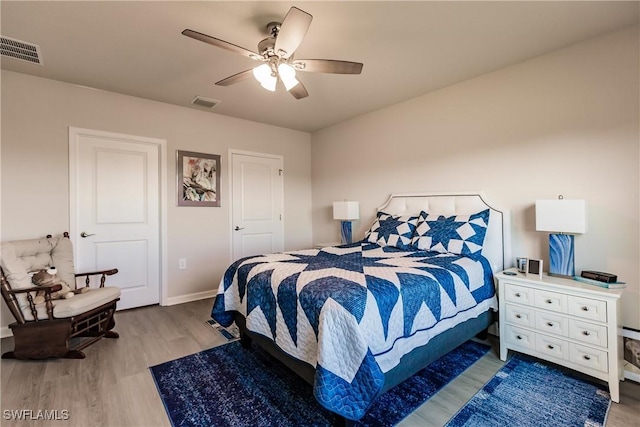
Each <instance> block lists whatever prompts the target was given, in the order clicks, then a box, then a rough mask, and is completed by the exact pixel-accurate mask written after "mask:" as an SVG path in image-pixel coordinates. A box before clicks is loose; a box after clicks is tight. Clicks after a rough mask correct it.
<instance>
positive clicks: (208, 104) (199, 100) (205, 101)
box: [191, 96, 220, 110]
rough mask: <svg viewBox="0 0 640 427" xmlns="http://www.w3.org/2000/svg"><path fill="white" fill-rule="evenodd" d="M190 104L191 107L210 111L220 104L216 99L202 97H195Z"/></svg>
mask: <svg viewBox="0 0 640 427" xmlns="http://www.w3.org/2000/svg"><path fill="white" fill-rule="evenodd" d="M191 103H192V104H193V105H197V106H199V107H204V108H208V109H210V110H211V109H213V108H215V106H216V105H218V104H220V101H218V100H217V99H211V98H205V97H204V96H196V97H195V98H193V101H191Z"/></svg>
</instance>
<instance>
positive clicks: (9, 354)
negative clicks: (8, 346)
mask: <svg viewBox="0 0 640 427" xmlns="http://www.w3.org/2000/svg"><path fill="white" fill-rule="evenodd" d="M2 358H3V359H17V357H16V354H15V353H14V352H13V351H7V352H6V353H3V354H2Z"/></svg>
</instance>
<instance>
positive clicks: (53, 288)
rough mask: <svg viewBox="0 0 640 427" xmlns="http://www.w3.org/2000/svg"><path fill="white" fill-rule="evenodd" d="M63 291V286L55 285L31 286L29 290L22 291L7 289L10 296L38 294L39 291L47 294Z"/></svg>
mask: <svg viewBox="0 0 640 427" xmlns="http://www.w3.org/2000/svg"><path fill="white" fill-rule="evenodd" d="M61 289H62V285H60V284H55V285H53V284H52V285H42V286H31V287H29V288H20V289H7V292H9V293H10V294H14V295H17V294H24V293H25V292H38V291H44V292H45V293H48V294H49V293H51V292H58V291H59V290H61Z"/></svg>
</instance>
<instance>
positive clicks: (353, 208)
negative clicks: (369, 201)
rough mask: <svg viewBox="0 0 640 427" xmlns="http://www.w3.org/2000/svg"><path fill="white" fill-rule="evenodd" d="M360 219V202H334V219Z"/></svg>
mask: <svg viewBox="0 0 640 427" xmlns="http://www.w3.org/2000/svg"><path fill="white" fill-rule="evenodd" d="M358 218H360V205H359V204H358V202H348V201H346V200H345V201H344V202H333V219H339V220H342V221H349V220H354V219H358Z"/></svg>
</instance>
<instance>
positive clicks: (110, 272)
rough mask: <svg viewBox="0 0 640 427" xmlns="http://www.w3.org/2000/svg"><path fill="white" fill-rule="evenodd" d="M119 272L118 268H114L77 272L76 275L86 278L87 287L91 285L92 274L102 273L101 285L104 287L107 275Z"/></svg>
mask: <svg viewBox="0 0 640 427" xmlns="http://www.w3.org/2000/svg"><path fill="white" fill-rule="evenodd" d="M117 272H118V269H117V268H112V269H111V270H102V271H91V272H89V273H76V277H85V279H84V285H85V287H87V288H88V287H89V284H90V283H91V279H90V277H91V276H97V275H101V276H102V277H100V287H101V288H104V282H105V281H106V279H107V276H112V275H114V274H116V273H117Z"/></svg>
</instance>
